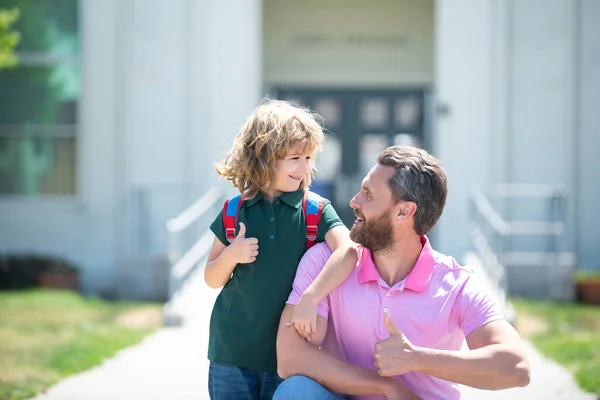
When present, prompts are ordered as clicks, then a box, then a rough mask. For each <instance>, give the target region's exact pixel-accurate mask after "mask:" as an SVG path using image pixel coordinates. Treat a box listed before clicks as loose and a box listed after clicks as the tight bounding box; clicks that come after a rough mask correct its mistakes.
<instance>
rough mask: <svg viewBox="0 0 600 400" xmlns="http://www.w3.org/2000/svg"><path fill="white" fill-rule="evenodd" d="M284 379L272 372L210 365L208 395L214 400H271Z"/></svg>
mask: <svg viewBox="0 0 600 400" xmlns="http://www.w3.org/2000/svg"><path fill="white" fill-rule="evenodd" d="M281 381H282V379H281V378H280V377H279V376H278V375H277V374H274V373H272V372H263V371H254V370H251V369H246V368H240V367H232V366H230V365H223V364H215V363H212V362H211V363H210V367H209V368H208V394H209V395H210V398H211V399H212V400H271V399H272V398H273V393H275V389H277V386H279V384H280V383H281Z"/></svg>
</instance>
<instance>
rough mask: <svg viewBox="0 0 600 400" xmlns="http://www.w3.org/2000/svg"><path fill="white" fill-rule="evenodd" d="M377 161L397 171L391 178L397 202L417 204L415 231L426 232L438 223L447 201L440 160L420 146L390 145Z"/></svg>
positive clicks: (393, 194) (423, 233)
mask: <svg viewBox="0 0 600 400" xmlns="http://www.w3.org/2000/svg"><path fill="white" fill-rule="evenodd" d="M377 162H378V163H379V164H380V165H382V166H386V167H393V168H394V169H395V170H396V172H395V173H394V175H392V176H391V178H390V179H389V180H388V186H389V188H390V190H391V192H392V196H393V199H394V202H395V203H399V202H400V201H411V202H413V203H416V205H417V211H416V213H415V216H414V219H415V232H416V233H417V234H419V235H425V234H426V233H427V232H429V231H430V230H431V229H432V228H433V226H434V225H435V224H436V222H437V221H438V219H439V218H440V216H441V215H442V211H443V210H444V205H445V204H446V196H447V193H448V188H447V183H446V181H447V177H446V172H445V171H444V169H443V168H442V167H441V165H440V162H439V160H438V159H437V158H435V157H434V156H432V155H431V154H429V153H428V152H426V151H425V150H423V149H419V148H417V147H412V146H390V147H388V148H387V149H385V150H384V151H383V152H382V153H381V154H379V157H377Z"/></svg>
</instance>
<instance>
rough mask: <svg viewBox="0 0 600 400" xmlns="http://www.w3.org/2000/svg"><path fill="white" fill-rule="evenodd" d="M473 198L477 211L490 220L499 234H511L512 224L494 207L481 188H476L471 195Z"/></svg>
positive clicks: (492, 226) (491, 225) (490, 223)
mask: <svg viewBox="0 0 600 400" xmlns="http://www.w3.org/2000/svg"><path fill="white" fill-rule="evenodd" d="M471 200H472V201H473V204H474V205H475V208H476V209H477V211H478V212H479V213H480V214H481V215H482V216H483V218H484V219H485V220H486V221H487V222H488V224H489V225H490V227H491V228H492V229H493V230H494V231H495V232H496V233H498V234H500V235H502V236H506V235H509V234H510V226H509V224H507V223H506V222H505V221H504V219H502V217H501V216H500V214H498V212H497V211H496V210H495V209H494V207H493V206H492V204H491V203H490V201H489V200H488V199H487V197H486V196H485V195H484V194H483V192H481V190H474V191H473V193H472V195H471Z"/></svg>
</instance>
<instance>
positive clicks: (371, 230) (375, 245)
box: [350, 212, 394, 252]
mask: <svg viewBox="0 0 600 400" xmlns="http://www.w3.org/2000/svg"><path fill="white" fill-rule="evenodd" d="M361 219H362V220H363V223H362V224H360V225H356V224H355V225H354V226H353V227H352V229H351V230H350V239H352V240H353V241H355V242H356V243H358V244H361V245H363V246H364V247H366V248H367V249H369V250H371V251H373V252H375V251H380V250H384V249H386V248H388V247H390V246H391V245H392V243H393V242H394V238H393V232H392V222H391V221H390V217H389V215H388V213H387V212H384V213H381V215H380V216H379V217H377V218H375V219H373V220H372V221H371V220H366V219H364V218H362V216H361Z"/></svg>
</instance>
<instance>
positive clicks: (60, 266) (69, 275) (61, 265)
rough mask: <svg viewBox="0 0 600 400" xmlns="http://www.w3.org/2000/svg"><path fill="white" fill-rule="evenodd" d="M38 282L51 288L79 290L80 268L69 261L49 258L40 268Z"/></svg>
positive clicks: (44, 286) (41, 285)
mask: <svg viewBox="0 0 600 400" xmlns="http://www.w3.org/2000/svg"><path fill="white" fill-rule="evenodd" d="M38 284H39V286H40V287H43V288H49V289H70V290H79V270H78V269H77V267H76V266H75V265H73V264H71V263H70V262H69V261H66V260H63V259H61V258H49V259H47V260H46V263H44V265H43V266H41V268H40V273H39V275H38Z"/></svg>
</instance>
